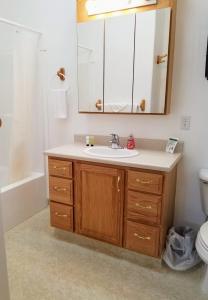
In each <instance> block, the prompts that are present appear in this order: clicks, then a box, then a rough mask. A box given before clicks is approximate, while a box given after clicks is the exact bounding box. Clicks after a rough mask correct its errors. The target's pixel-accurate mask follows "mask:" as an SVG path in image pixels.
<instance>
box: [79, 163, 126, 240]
mask: <svg viewBox="0 0 208 300" xmlns="http://www.w3.org/2000/svg"><path fill="white" fill-rule="evenodd" d="M123 178H124V174H123V171H120V170H117V169H114V168H106V167H102V166H93V165H88V164H77V165H76V179H77V187H76V190H77V199H76V204H75V205H76V209H75V211H76V231H77V232H78V233H80V234H83V235H87V236H89V237H93V238H97V239H99V240H103V241H106V242H109V243H112V244H116V245H122V225H123V195H124V182H123Z"/></svg>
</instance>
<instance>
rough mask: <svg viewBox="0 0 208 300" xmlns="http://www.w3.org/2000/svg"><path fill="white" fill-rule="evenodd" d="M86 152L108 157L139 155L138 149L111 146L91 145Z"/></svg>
mask: <svg viewBox="0 0 208 300" xmlns="http://www.w3.org/2000/svg"><path fill="white" fill-rule="evenodd" d="M84 152H85V153H87V154H89V155H91V156H97V157H106V158H127V157H133V156H137V155H138V154H139V152H138V151H137V150H128V149H126V148H124V149H112V148H110V147H91V148H87V149H85V150H84Z"/></svg>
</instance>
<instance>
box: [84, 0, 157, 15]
mask: <svg viewBox="0 0 208 300" xmlns="http://www.w3.org/2000/svg"><path fill="white" fill-rule="evenodd" d="M153 4H157V0H87V1H86V9H87V12H88V15H89V16H92V15H98V14H104V13H108V12H113V11H118V10H124V9H129V8H135V7H140V6H146V5H153Z"/></svg>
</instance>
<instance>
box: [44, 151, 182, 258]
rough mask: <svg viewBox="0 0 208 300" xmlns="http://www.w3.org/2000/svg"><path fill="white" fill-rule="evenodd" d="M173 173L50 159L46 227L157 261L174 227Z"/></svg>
mask: <svg viewBox="0 0 208 300" xmlns="http://www.w3.org/2000/svg"><path fill="white" fill-rule="evenodd" d="M176 172H177V170H176V167H175V168H174V169H173V170H172V171H171V172H169V173H166V172H159V171H154V170H141V169H137V168H128V167H122V166H113V165H105V164H98V163H93V162H92V163H91V162H84V161H77V160H74V161H73V160H67V159H62V158H53V157H49V197H50V208H51V225H52V226H53V227H57V228H59V229H63V230H67V231H74V232H76V233H78V234H81V235H85V236H88V237H91V238H95V239H98V240H101V241H105V242H108V243H111V244H114V245H117V246H120V247H124V248H127V249H129V250H133V251H136V252H140V253H143V254H146V255H149V256H153V257H158V258H159V257H161V255H162V252H163V249H164V246H165V241H166V236H167V231H168V229H169V228H170V227H171V226H172V223H173V216H174V204H175V189H176Z"/></svg>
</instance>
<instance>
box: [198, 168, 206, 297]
mask: <svg viewBox="0 0 208 300" xmlns="http://www.w3.org/2000/svg"><path fill="white" fill-rule="evenodd" d="M199 179H200V187H201V201H202V209H203V212H204V213H205V215H206V217H207V220H208V169H202V170H201V171H200V172H199ZM196 249H197V252H198V254H199V256H200V257H201V259H202V260H203V261H204V263H205V265H206V270H205V278H204V281H203V286H202V288H203V290H204V291H205V292H206V293H208V222H206V223H204V224H203V225H202V226H201V228H200V230H199V233H198V236H197V240H196Z"/></svg>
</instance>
